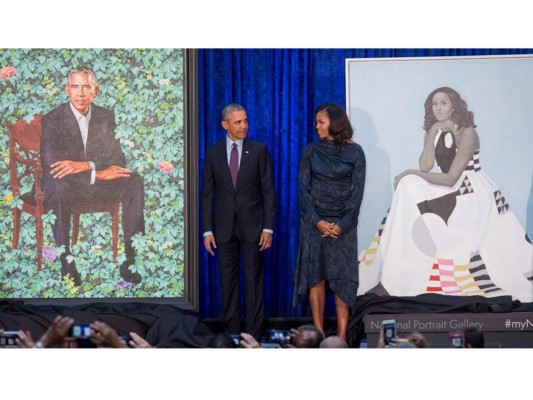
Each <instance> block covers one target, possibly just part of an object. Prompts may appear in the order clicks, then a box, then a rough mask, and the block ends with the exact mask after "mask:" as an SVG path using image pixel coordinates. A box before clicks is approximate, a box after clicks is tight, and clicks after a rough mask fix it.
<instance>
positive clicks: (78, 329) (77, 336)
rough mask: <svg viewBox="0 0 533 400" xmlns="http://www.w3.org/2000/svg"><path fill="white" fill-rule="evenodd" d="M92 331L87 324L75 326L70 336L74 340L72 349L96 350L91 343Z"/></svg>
mask: <svg viewBox="0 0 533 400" xmlns="http://www.w3.org/2000/svg"><path fill="white" fill-rule="evenodd" d="M91 334H92V329H91V327H90V326H89V325H86V324H74V325H72V328H71V329H70V336H72V337H73V338H74V342H73V343H71V344H70V346H71V347H77V348H94V347H96V345H95V344H94V343H93V342H92V341H91Z"/></svg>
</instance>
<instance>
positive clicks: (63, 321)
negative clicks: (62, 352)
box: [39, 315, 74, 347]
mask: <svg viewBox="0 0 533 400" xmlns="http://www.w3.org/2000/svg"><path fill="white" fill-rule="evenodd" d="M73 324H74V318H72V317H64V316H61V315H58V316H57V317H55V318H54V321H53V322H52V325H50V326H49V327H48V329H47V330H46V332H45V333H43V335H42V336H41V338H40V339H39V341H40V342H41V343H42V345H43V347H50V346H53V345H54V344H57V343H60V342H62V341H63V339H64V338H65V337H67V336H68V334H69V332H70V328H71V327H72V325H73Z"/></svg>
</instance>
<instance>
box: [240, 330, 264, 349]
mask: <svg viewBox="0 0 533 400" xmlns="http://www.w3.org/2000/svg"><path fill="white" fill-rule="evenodd" d="M239 342H240V344H241V347H244V348H246V349H260V348H261V345H260V344H259V342H258V341H257V340H255V338H254V337H253V336H252V335H250V334H249V333H244V332H243V333H241V340H240V341H239Z"/></svg>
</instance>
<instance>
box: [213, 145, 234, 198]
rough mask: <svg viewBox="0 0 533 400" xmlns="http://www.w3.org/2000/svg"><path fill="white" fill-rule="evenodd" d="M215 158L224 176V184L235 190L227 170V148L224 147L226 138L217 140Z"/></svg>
mask: <svg viewBox="0 0 533 400" xmlns="http://www.w3.org/2000/svg"><path fill="white" fill-rule="evenodd" d="M216 159H217V161H218V167H219V168H220V170H221V171H223V172H222V175H223V176H224V181H225V184H226V186H228V187H229V188H231V190H235V188H234V187H233V182H232V180H231V172H230V170H229V165H228V150H227V149H226V139H225V138H224V140H222V141H220V142H218V146H217V156H216ZM237 182H239V178H238V177H237Z"/></svg>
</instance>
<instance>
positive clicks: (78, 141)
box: [63, 103, 83, 154]
mask: <svg viewBox="0 0 533 400" xmlns="http://www.w3.org/2000/svg"><path fill="white" fill-rule="evenodd" d="M63 112H64V114H65V117H66V118H63V121H65V128H66V132H67V134H68V135H69V136H70V137H68V138H65V140H68V141H69V142H70V143H72V144H73V145H74V147H75V148H76V149H78V150H77V151H81V153H82V154H83V139H82V138H81V131H80V126H79V125H78V121H77V120H76V117H75V116H74V113H73V112H72V110H71V109H70V103H66V105H65V107H64V108H63Z"/></svg>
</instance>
